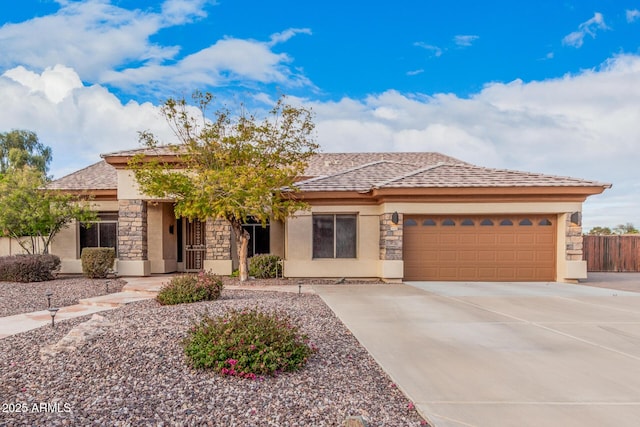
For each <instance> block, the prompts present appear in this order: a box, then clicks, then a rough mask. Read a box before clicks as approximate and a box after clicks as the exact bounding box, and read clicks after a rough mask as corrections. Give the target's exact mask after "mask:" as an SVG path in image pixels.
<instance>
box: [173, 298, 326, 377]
mask: <svg viewBox="0 0 640 427" xmlns="http://www.w3.org/2000/svg"><path fill="white" fill-rule="evenodd" d="M183 344H184V349H185V353H186V355H187V357H188V358H189V359H190V362H191V365H192V366H193V367H194V368H198V369H213V370H215V371H216V372H219V373H221V374H222V375H232V376H238V377H242V378H249V379H256V378H257V377H258V376H260V375H277V374H278V373H279V372H283V371H293V370H296V369H298V368H300V367H302V366H304V364H305V363H306V361H307V359H308V358H309V356H311V355H312V354H313V353H314V352H315V351H316V348H315V347H314V346H313V345H310V344H309V339H308V337H307V336H306V335H304V334H301V333H300V331H299V328H298V327H297V326H295V325H294V324H293V323H292V322H291V319H290V318H289V316H288V315H286V314H284V313H275V312H274V313H266V312H262V311H260V310H258V309H252V310H242V311H237V310H231V311H229V312H228V313H226V314H225V315H223V316H219V317H214V318H212V317H209V316H204V317H203V318H202V319H201V321H200V323H198V324H195V325H194V326H193V327H192V328H191V329H190V331H189V333H188V336H187V338H185V340H184V343H183Z"/></svg>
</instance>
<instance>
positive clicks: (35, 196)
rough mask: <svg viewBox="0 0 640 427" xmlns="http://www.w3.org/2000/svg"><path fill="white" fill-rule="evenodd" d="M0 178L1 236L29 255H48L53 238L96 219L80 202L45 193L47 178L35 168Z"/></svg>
mask: <svg viewBox="0 0 640 427" xmlns="http://www.w3.org/2000/svg"><path fill="white" fill-rule="evenodd" d="M9 172H10V173H5V174H4V175H0V234H4V235H6V236H9V237H13V238H15V239H16V240H17V242H18V243H19V244H20V246H22V248H23V249H24V250H25V251H26V252H27V253H29V254H35V253H38V252H42V253H48V252H49V245H50V244H51V240H52V239H53V237H54V236H55V235H56V234H57V233H58V232H59V231H60V230H61V229H62V228H63V227H64V226H66V225H67V224H68V223H70V222H71V221H73V220H74V219H75V220H78V221H93V220H95V218H96V215H95V213H94V212H92V211H91V210H90V209H89V207H87V206H86V204H83V203H80V202H81V200H80V198H78V197H76V196H73V195H70V194H62V193H60V192H53V191H47V190H46V189H44V187H45V185H46V184H47V181H48V180H47V178H46V176H45V175H44V173H43V171H42V170H40V169H37V168H34V167H31V166H24V167H22V168H11V169H10V170H9Z"/></svg>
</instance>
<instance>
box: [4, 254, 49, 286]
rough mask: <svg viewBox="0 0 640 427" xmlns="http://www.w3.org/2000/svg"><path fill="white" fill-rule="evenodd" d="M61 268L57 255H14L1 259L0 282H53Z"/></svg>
mask: <svg viewBox="0 0 640 427" xmlns="http://www.w3.org/2000/svg"><path fill="white" fill-rule="evenodd" d="M59 268H60V258H58V257H57V256H55V255H49V254H46V255H13V256H5V257H0V281H6V282H24V283H29V282H43V281H45V280H53V279H54V273H55V272H57V270H58V269H59Z"/></svg>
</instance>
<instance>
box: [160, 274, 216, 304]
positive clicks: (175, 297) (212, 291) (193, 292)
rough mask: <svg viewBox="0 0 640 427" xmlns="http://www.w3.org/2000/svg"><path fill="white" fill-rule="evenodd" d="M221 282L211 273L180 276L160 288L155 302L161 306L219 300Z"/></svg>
mask: <svg viewBox="0 0 640 427" xmlns="http://www.w3.org/2000/svg"><path fill="white" fill-rule="evenodd" d="M222 288H223V284H222V280H220V278H219V277H218V276H216V275H215V274H213V273H208V272H203V271H202V272H200V273H198V274H182V275H180V276H175V277H173V278H172V279H171V280H170V281H169V283H167V284H166V285H165V286H163V287H162V289H161V290H160V292H159V293H158V296H157V297H156V300H157V301H158V302H159V303H160V304H162V305H173V304H183V303H191V302H198V301H213V300H217V299H218V298H220V294H221V293H222Z"/></svg>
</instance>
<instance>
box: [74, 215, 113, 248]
mask: <svg viewBox="0 0 640 427" xmlns="http://www.w3.org/2000/svg"><path fill="white" fill-rule="evenodd" d="M84 248H114V249H115V251H116V254H117V253H118V213H117V212H100V213H99V214H98V220H97V221H91V222H85V223H81V224H80V253H82V249H84Z"/></svg>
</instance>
